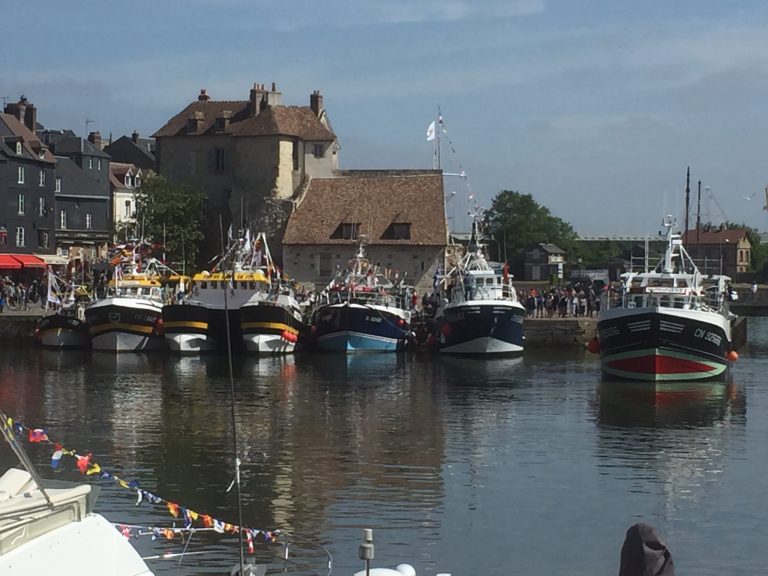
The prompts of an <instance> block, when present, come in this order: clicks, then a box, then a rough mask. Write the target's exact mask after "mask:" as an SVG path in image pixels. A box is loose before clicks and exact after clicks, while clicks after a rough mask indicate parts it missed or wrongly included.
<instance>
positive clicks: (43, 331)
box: [35, 267, 91, 348]
mask: <svg viewBox="0 0 768 576" xmlns="http://www.w3.org/2000/svg"><path fill="white" fill-rule="evenodd" d="M89 299H90V298H89V296H88V292H87V290H86V289H85V287H84V286H78V285H76V284H74V283H73V282H67V281H66V280H64V279H62V278H58V277H57V276H56V274H54V273H53V270H51V268H50V267H48V289H47V292H46V302H45V309H44V311H43V317H42V318H41V319H40V320H39V321H38V322H37V326H36V328H35V336H36V337H37V340H38V342H40V344H41V345H42V346H44V347H46V348H87V347H88V346H90V344H91V337H90V334H89V332H88V325H87V324H86V321H85V307H86V303H87V301H88V300H89Z"/></svg>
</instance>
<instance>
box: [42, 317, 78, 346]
mask: <svg viewBox="0 0 768 576" xmlns="http://www.w3.org/2000/svg"><path fill="white" fill-rule="evenodd" d="M36 334H37V337H38V340H39V341H40V345H42V346H44V347H46V348H87V347H89V346H90V345H91V336H90V334H89V332H88V325H87V324H86V323H85V322H84V321H83V320H80V319H79V318H76V317H75V316H73V315H68V314H50V315H48V316H44V317H43V318H41V319H40V321H39V322H38V323H37V329H36Z"/></svg>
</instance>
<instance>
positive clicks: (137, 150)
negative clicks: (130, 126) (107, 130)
mask: <svg viewBox="0 0 768 576" xmlns="http://www.w3.org/2000/svg"><path fill="white" fill-rule="evenodd" d="M138 140H139V141H138V143H137V142H134V141H133V139H132V138H130V137H128V136H121V137H120V138H118V139H117V140H115V141H114V142H112V144H109V145H107V146H105V147H104V152H106V153H107V154H109V155H110V157H111V158H112V161H113V162H123V163H129V164H135V165H136V166H139V167H141V168H148V169H154V167H155V141H154V140H153V139H151V138H139V139H138Z"/></svg>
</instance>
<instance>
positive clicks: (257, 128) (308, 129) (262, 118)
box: [153, 100, 335, 141]
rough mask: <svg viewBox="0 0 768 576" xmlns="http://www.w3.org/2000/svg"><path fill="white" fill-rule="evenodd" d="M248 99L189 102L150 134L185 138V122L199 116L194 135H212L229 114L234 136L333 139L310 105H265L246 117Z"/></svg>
mask: <svg viewBox="0 0 768 576" xmlns="http://www.w3.org/2000/svg"><path fill="white" fill-rule="evenodd" d="M249 104H250V102H249V101H248V100H237V101H218V100H208V101H205V102H200V101H197V102H192V103H191V104H190V105H189V106H187V107H186V108H184V110H182V111H181V112H179V113H178V114H176V116H174V117H173V118H171V119H170V120H169V121H168V122H167V123H166V124H165V126H163V127H162V128H160V130H158V131H157V132H155V133H154V134H153V137H154V138H162V137H164V136H185V135H187V121H188V120H189V119H190V118H192V117H193V116H194V115H195V113H198V114H200V115H202V125H201V127H200V129H199V130H198V131H197V133H196V135H202V134H213V133H215V130H216V125H215V124H216V118H220V117H221V116H222V114H223V113H224V112H225V111H229V112H231V114H232V116H231V120H230V129H229V133H230V134H232V135H234V136H277V135H283V136H297V137H299V138H301V139H303V140H320V141H328V140H335V136H334V135H333V133H332V132H331V131H330V130H328V128H326V127H325V125H324V124H323V123H322V122H320V120H319V119H318V117H317V116H316V115H315V113H314V112H313V111H312V109H311V108H310V107H309V106H282V105H276V106H267V107H266V108H264V109H263V110H262V111H261V112H259V114H257V115H256V116H250V115H249Z"/></svg>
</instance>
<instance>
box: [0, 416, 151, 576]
mask: <svg viewBox="0 0 768 576" xmlns="http://www.w3.org/2000/svg"><path fill="white" fill-rule="evenodd" d="M8 422H11V420H10V419H9V418H8V417H7V416H6V415H5V414H4V413H3V412H2V411H0V430H1V431H2V436H3V438H4V440H5V441H6V442H7V443H8V444H10V446H11V448H12V449H13V450H14V452H15V453H16V454H17V456H18V457H19V461H20V462H21V464H22V466H23V468H24V469H23V470H21V469H17V468H10V469H8V470H7V471H5V472H4V473H3V475H2V476H0V566H2V573H3V575H4V576H27V575H28V574H81V573H82V572H83V571H87V568H86V565H87V566H97V567H98V571H99V573H104V574H109V575H110V576H151V575H152V572H151V571H150V569H149V567H148V566H147V565H146V563H145V562H144V561H143V560H142V558H141V556H140V555H139V553H138V552H137V551H136V549H135V548H134V547H133V546H131V544H130V542H129V541H128V540H127V539H126V538H124V537H123V536H122V535H121V534H120V532H118V531H117V530H115V527H114V526H113V525H112V524H111V523H110V522H109V521H107V520H106V519H105V518H104V517H103V516H102V515H100V514H97V513H95V512H94V504H95V502H96V497H97V495H98V492H97V491H94V490H92V487H91V486H90V485H88V484H79V483H65V482H61V481H58V482H56V483H55V484H52V483H50V482H48V483H46V482H44V481H43V480H42V479H41V478H40V475H39V474H38V473H37V470H36V469H35V468H34V466H33V465H32V463H31V461H30V460H29V457H28V456H27V455H26V453H25V452H24V451H23V449H22V448H21V446H20V445H19V444H18V442H17V440H16V438H15V437H14V433H13V431H12V430H11V427H10V425H9V424H8Z"/></svg>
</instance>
